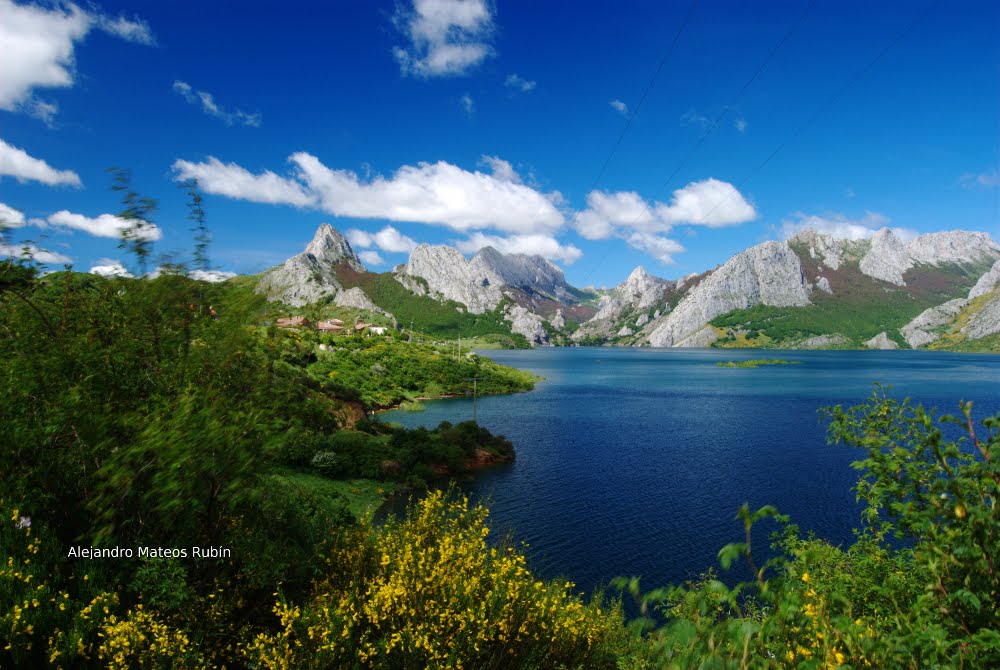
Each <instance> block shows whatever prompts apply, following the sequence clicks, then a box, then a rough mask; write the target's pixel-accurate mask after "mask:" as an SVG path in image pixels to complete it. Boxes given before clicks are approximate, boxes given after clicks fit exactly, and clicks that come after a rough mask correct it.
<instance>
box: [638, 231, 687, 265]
mask: <svg viewBox="0 0 1000 670" xmlns="http://www.w3.org/2000/svg"><path fill="white" fill-rule="evenodd" d="M625 241H626V242H628V245H629V246H630V247H632V248H633V249H638V250H639V251H642V252H644V253H647V254H649V255H650V256H652V257H653V258H655V259H656V260H658V261H660V262H661V263H663V264H664V265H670V264H671V263H673V262H674V254H678V253H681V252H682V251H684V247H682V246H681V244H680V242H678V241H677V240H672V239H670V238H669V237H666V236H664V235H657V234H655V233H648V232H644V231H639V230H637V231H633V232H632V233H629V235H628V236H627V237H626V238H625Z"/></svg>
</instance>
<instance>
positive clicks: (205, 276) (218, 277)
mask: <svg viewBox="0 0 1000 670" xmlns="http://www.w3.org/2000/svg"><path fill="white" fill-rule="evenodd" d="M235 276H236V273H235V272H228V271H226V270H192V271H191V272H189V273H188V277H190V278H191V279H197V280H199V281H207V282H211V283H213V284H218V283H219V282H224V281H226V280H227V279H232V278H233V277H235Z"/></svg>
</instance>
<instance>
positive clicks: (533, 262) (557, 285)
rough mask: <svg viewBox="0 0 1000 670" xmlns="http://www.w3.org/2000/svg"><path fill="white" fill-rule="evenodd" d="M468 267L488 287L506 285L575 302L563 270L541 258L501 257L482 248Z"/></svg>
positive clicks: (493, 251)
mask: <svg viewBox="0 0 1000 670" xmlns="http://www.w3.org/2000/svg"><path fill="white" fill-rule="evenodd" d="M469 266H470V268H471V270H472V273H473V274H474V275H475V276H476V277H477V278H480V279H484V280H486V281H487V282H488V283H489V285H492V286H497V287H500V286H509V287H512V288H517V289H521V290H522V291H525V292H526V293H529V294H540V295H543V296H545V297H548V298H551V299H553V300H557V301H561V302H570V303H572V302H576V301H577V300H578V298H577V292H576V291H574V290H573V287H571V286H570V285H569V284H567V283H566V277H565V275H563V271H562V270H560V269H559V268H558V267H556V266H555V265H553V264H552V263H550V262H549V261H547V260H545V259H544V258H542V257H541V256H528V255H525V254H502V253H500V252H499V251H497V250H496V249H494V248H493V247H483V248H482V249H480V250H479V251H478V252H476V255H475V256H473V257H472V259H471V260H470V261H469Z"/></svg>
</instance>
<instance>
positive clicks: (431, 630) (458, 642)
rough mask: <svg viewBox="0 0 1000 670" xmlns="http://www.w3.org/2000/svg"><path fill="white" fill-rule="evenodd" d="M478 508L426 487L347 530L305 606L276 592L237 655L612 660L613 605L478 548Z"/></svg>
mask: <svg viewBox="0 0 1000 670" xmlns="http://www.w3.org/2000/svg"><path fill="white" fill-rule="evenodd" d="M487 514H488V512H487V510H486V509H485V508H483V507H480V506H476V507H472V508H470V507H469V504H468V501H467V500H465V499H464V498H460V497H456V496H454V495H448V494H443V493H441V492H436V493H431V494H430V495H428V496H427V497H426V498H425V499H424V500H422V501H421V502H419V503H417V505H416V506H415V507H414V509H413V510H411V513H410V514H409V516H408V518H407V520H406V521H404V522H390V523H388V524H387V525H386V526H385V527H383V528H381V529H373V528H371V527H360V528H358V529H356V530H355V531H353V532H352V533H350V534H349V535H348V536H346V537H344V538H343V539H342V541H341V542H340V543H339V545H338V547H337V548H336V549H335V550H334V551H333V552H332V554H331V555H330V558H329V575H328V576H327V577H326V578H325V579H323V580H320V581H319V582H317V583H316V585H315V589H314V595H313V597H312V599H311V600H310V602H308V603H307V604H305V605H303V606H301V607H299V606H295V605H291V604H289V603H286V602H284V601H283V600H282V599H280V598H279V600H278V602H277V603H276V604H275V607H274V613H275V614H276V615H277V616H278V618H279V620H280V626H279V627H278V630H277V631H276V632H274V633H261V634H258V635H257V636H256V638H255V639H254V640H253V641H252V642H251V643H250V644H249V645H248V647H247V650H246V654H247V656H248V658H249V659H250V660H251V662H252V663H255V664H258V665H259V666H260V667H266V668H293V667H294V668H312V667H316V668H319V667H377V668H404V667H405V668H415V667H420V668H424V667H429V668H456V669H457V668H476V669H479V668H501V667H503V668H507V667H525V666H527V667H551V668H557V667H601V666H608V667H613V666H614V660H613V657H614V654H615V650H616V645H618V644H620V642H621V635H622V633H623V630H624V629H623V627H622V615H621V612H620V610H619V609H618V608H610V609H608V608H605V607H602V604H601V603H599V602H591V603H584V602H582V601H581V600H580V598H579V597H577V596H575V595H573V593H572V588H573V584H571V583H569V582H562V583H557V582H543V581H539V580H537V579H535V578H534V577H533V576H532V574H531V572H530V571H529V570H528V569H527V567H526V566H525V558H524V556H523V555H521V554H519V553H518V552H516V551H514V550H513V549H511V548H497V547H492V548H491V547H489V546H488V545H487V543H486V536H487V534H488V532H489V530H488V527H487V526H486V517H487Z"/></svg>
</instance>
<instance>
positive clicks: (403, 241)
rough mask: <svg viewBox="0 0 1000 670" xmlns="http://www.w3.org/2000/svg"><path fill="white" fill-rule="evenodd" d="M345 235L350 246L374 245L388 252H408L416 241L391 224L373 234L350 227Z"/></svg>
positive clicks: (415, 245) (364, 247)
mask: <svg viewBox="0 0 1000 670" xmlns="http://www.w3.org/2000/svg"><path fill="white" fill-rule="evenodd" d="M345 235H347V239H348V241H349V242H350V243H351V246H354V247H359V248H361V249H368V248H370V247H373V246H374V247H378V248H379V249H381V250H382V251H385V252H388V253H410V252H411V251H413V250H414V249H416V248H417V243H416V242H415V241H414V240H413V239H411V238H409V237H407V236H406V235H403V234H402V233H400V232H399V231H398V230H396V229H395V228H393V227H392V226H386V227H385V228H383V229H382V230H380V231H378V232H377V233H375V234H374V235H373V234H371V233H369V232H367V231H364V230H358V229H357V228H351V229H349V230H348V231H347V232H346V233H345Z"/></svg>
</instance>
